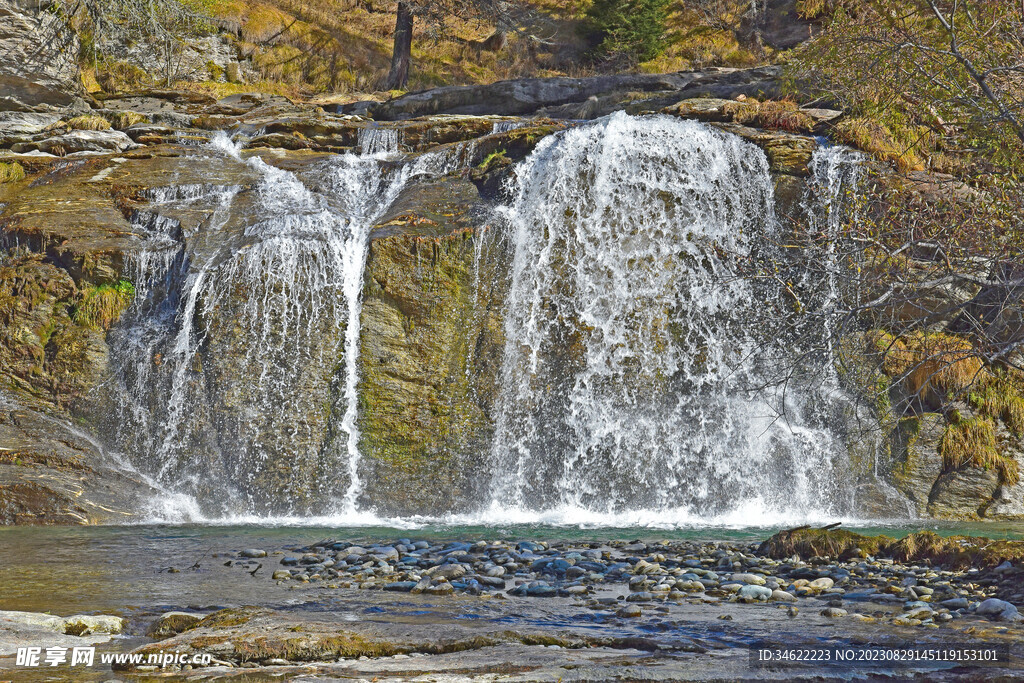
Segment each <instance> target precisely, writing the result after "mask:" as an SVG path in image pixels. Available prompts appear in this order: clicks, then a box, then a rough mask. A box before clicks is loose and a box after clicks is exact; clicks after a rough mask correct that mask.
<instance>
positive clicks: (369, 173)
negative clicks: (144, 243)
mask: <svg viewBox="0 0 1024 683" xmlns="http://www.w3.org/2000/svg"><path fill="white" fill-rule="evenodd" d="M390 132H391V133H394V131H390ZM374 133H375V132H374ZM363 144H364V146H365V147H366V149H367V152H366V153H364V154H361V155H354V154H344V155H339V156H335V157H332V158H330V160H328V161H325V162H322V163H319V164H317V165H315V166H313V167H312V168H310V169H307V170H306V171H305V172H304V173H303V174H302V175H300V174H299V173H295V172H291V171H286V170H282V169H280V168H276V167H274V166H272V165H270V164H268V163H267V162H265V161H264V160H262V159H261V158H259V157H258V156H252V157H250V158H249V159H248V160H246V161H243V160H242V158H241V156H240V153H239V149H238V148H237V147H235V146H234V145H233V144H232V143H231V142H230V141H229V140H228V139H227V137H226V136H224V135H221V136H218V137H217V138H215V139H214V141H212V142H211V144H210V145H209V151H210V153H211V154H214V155H218V156H221V157H227V158H228V159H229V160H233V161H234V162H236V164H238V165H242V166H243V168H244V171H246V172H248V174H249V176H251V177H252V181H251V182H252V187H251V189H243V187H242V186H240V185H233V186H226V187H221V186H178V187H175V188H172V189H168V190H158V191H155V192H154V193H153V194H152V202H153V206H154V210H155V211H156V213H147V214H145V215H142V216H141V217H140V218H139V221H138V222H139V223H140V224H142V227H144V228H145V230H146V232H147V233H148V234H150V236H151V237H150V245H151V246H150V247H149V248H147V249H145V250H142V251H141V252H139V253H138V254H136V255H135V256H134V258H133V259H132V262H131V263H130V264H129V266H130V268H129V269H130V272H131V277H132V280H133V281H135V282H139V283H140V285H139V287H138V290H137V297H136V303H135V304H134V306H133V309H132V310H131V311H130V313H129V321H128V323H127V324H125V325H123V326H122V327H121V328H119V329H118V330H116V331H115V332H114V333H113V334H114V336H115V338H114V340H113V343H112V347H113V349H114V351H115V353H114V358H113V363H114V366H115V376H116V377H117V379H118V381H119V384H120V387H119V391H116V392H114V393H115V395H116V396H119V397H122V400H121V401H120V405H119V411H118V416H119V419H118V424H117V431H118V445H119V446H120V448H121V449H123V450H124V451H126V452H131V453H135V454H141V457H142V458H144V460H145V463H144V464H143V467H142V468H141V469H144V470H148V471H151V472H154V473H155V476H156V478H157V480H159V481H161V482H173V483H174V485H175V487H176V488H177V489H178V490H183V491H187V492H189V493H191V494H193V495H195V496H196V497H197V498H199V499H200V500H202V501H204V502H205V507H206V508H207V512H208V514H210V515H213V516H218V515H224V514H236V515H237V514H260V513H263V514H267V513H270V514H309V513H310V510H311V508H310V505H312V504H320V505H323V504H324V503H323V501H325V500H330V501H333V502H332V503H330V506H331V507H332V509H335V510H337V511H338V512H342V513H344V512H347V513H352V512H354V511H355V510H356V505H357V500H358V497H359V495H360V492H361V482H360V478H359V464H360V457H359V448H358V444H359V432H358V429H357V426H356V418H357V385H358V381H359V374H358V363H357V361H358V347H359V326H358V323H357V324H349V323H350V321H358V320H359V316H360V308H361V290H362V281H363V268H364V265H365V261H366V249H367V245H368V236H369V229H370V227H371V226H372V225H373V224H374V221H375V220H376V219H377V218H378V217H379V216H380V215H382V214H383V213H384V212H385V211H387V209H388V207H389V206H390V205H391V204H392V203H393V202H394V200H395V199H396V198H397V197H398V195H399V193H400V192H401V191H402V189H403V188H404V187H405V186H406V184H407V183H408V182H409V181H410V179H412V178H414V177H416V176H418V175H430V174H434V173H441V174H443V173H445V172H448V171H450V170H451V168H452V166H453V164H457V163H458V160H457V159H456V160H454V161H453V159H452V158H451V156H452V155H451V154H435V155H429V154H428V155H423V156H421V157H419V158H418V159H417V160H415V161H413V162H409V163H406V164H400V165H397V166H395V165H393V164H390V165H389V164H385V163H384V162H385V160H386V158H387V157H388V156H389V155H390V154H391V153H393V152H394V151H395V147H396V145H397V137H395V136H394V135H379V136H378V135H376V134H369V135H367V136H366V137H365V140H364V142H363ZM190 207H191V208H193V209H196V210H202V211H205V213H206V215H207V218H206V219H205V221H204V222H203V225H202V226H201V230H199V231H198V233H201V234H196V235H192V236H185V237H192V239H191V240H188V239H181V238H180V237H179V238H178V239H175V238H174V237H173V235H174V233H176V232H180V230H181V228H180V225H179V224H178V222H177V221H175V220H173V219H168V218H166V217H164V216H163V213H161V212H165V213H166V212H169V213H171V214H173V213H174V212H175V211H177V212H179V213H180V212H182V211H187V210H188V209H189V208H190ZM341 331H343V333H342V334H340V333H339V332H341Z"/></svg>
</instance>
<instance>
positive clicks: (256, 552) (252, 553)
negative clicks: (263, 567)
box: [238, 548, 267, 558]
mask: <svg viewBox="0 0 1024 683" xmlns="http://www.w3.org/2000/svg"><path fill="white" fill-rule="evenodd" d="M238 554H239V556H241V557H250V558H258V557H266V556H267V551H266V550H260V549H258V548H249V549H247V550H243V551H241V552H240V553H238Z"/></svg>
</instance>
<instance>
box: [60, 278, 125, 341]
mask: <svg viewBox="0 0 1024 683" xmlns="http://www.w3.org/2000/svg"><path fill="white" fill-rule="evenodd" d="M133 298H135V286H134V285H132V283H131V282H129V281H128V280H121V281H120V282H118V283H117V284H116V285H98V286H95V287H90V288H88V289H86V290H85V291H84V292H83V293H82V300H81V302H80V303H79V304H78V305H77V306H76V307H75V312H74V316H73V317H74V320H75V323H77V324H79V325H82V326H84V327H90V328H93V329H97V330H108V329H110V328H111V326H113V324H114V323H116V322H117V321H118V320H120V319H121V315H122V314H123V313H124V312H125V310H126V309H127V308H128V306H130V305H131V303H132V299H133Z"/></svg>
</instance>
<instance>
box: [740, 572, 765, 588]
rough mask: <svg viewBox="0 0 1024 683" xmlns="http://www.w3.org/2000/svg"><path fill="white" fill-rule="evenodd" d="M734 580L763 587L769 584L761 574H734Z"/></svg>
mask: <svg viewBox="0 0 1024 683" xmlns="http://www.w3.org/2000/svg"><path fill="white" fill-rule="evenodd" d="M732 580H733V581H739V582H741V583H748V584H752V585H755V586H763V585H764V584H765V583H766V582H767V579H765V577H763V576H761V575H760V574H733V575H732Z"/></svg>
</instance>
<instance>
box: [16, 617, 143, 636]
mask: <svg viewBox="0 0 1024 683" xmlns="http://www.w3.org/2000/svg"><path fill="white" fill-rule="evenodd" d="M125 623H126V622H125V620H124V619H122V618H121V617H114V616H107V615H95V616H93V615H88V614H76V615H74V616H70V617H56V616H53V615H50V614H39V613H37V612H4V611H0V624H20V625H24V626H34V627H40V628H45V629H47V630H50V631H53V632H54V633H63V634H66V635H72V636H84V635H91V634H94V633H106V634H111V635H116V634H118V633H121V632H123V631H124V627H125Z"/></svg>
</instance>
